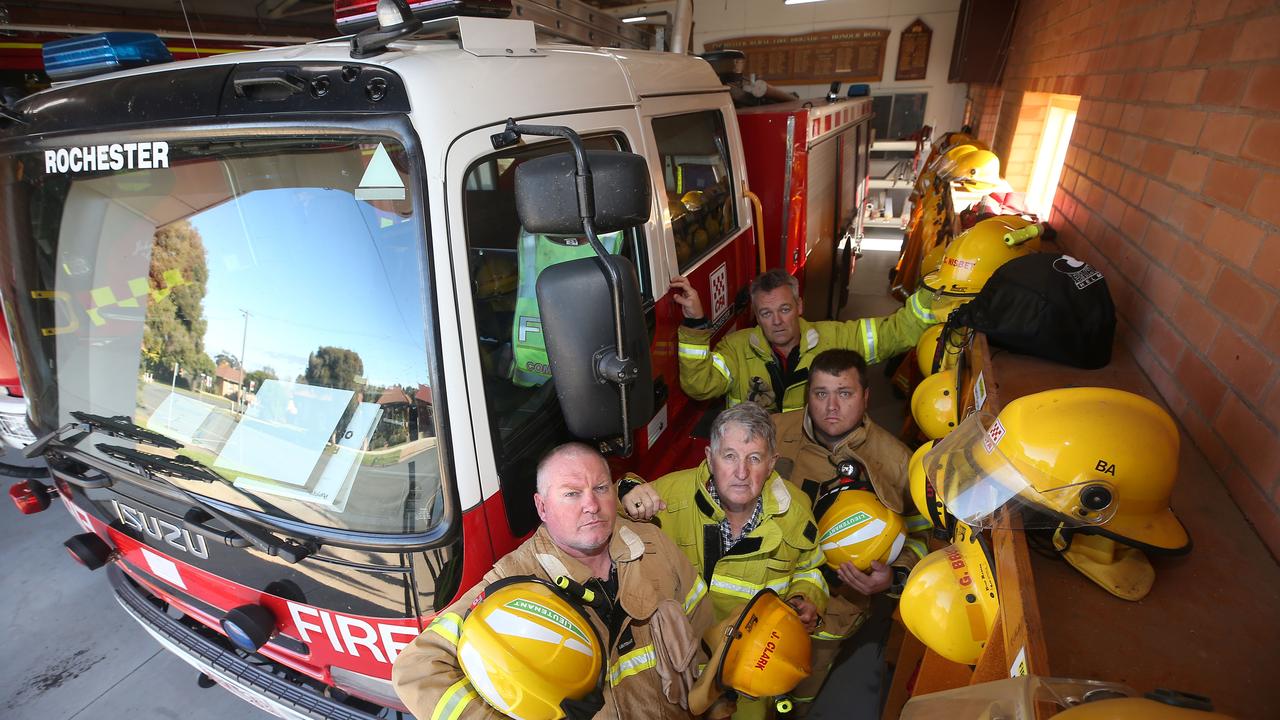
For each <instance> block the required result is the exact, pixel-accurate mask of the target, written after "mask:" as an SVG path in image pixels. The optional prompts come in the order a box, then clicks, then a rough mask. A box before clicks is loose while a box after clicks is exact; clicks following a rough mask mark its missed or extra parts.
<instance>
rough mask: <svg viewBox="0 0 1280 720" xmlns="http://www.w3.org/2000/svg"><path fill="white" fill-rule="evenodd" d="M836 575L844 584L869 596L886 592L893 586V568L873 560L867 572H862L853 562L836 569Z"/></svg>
mask: <svg viewBox="0 0 1280 720" xmlns="http://www.w3.org/2000/svg"><path fill="white" fill-rule="evenodd" d="M836 575H839V576H840V580H842V581H843V582H844V584H846V585H848V586H849V587H851V588H853V589H854V590H857V591H858V592H860V593H862V594H863V595H867V596H871V595H875V594H876V593H880V592H884V591H885V590H888V589H889V587H890V586H891V585H893V568H891V567H889V566H888V565H886V564H884V563H882V562H880V561H879V560H873V561H872V562H871V569H870V570H868V571H867V572H862V571H861V570H859V569H858V568H857V567H855V566H854V564H853V563H852V562H845V563H844V564H842V565H841V566H840V567H838V568H836Z"/></svg>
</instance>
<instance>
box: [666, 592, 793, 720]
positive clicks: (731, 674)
mask: <svg viewBox="0 0 1280 720" xmlns="http://www.w3.org/2000/svg"><path fill="white" fill-rule="evenodd" d="M704 639H705V640H707V644H708V645H710V646H711V647H712V648H713V650H712V654H711V660H710V662H708V663H707V670H706V672H704V673H703V674H702V675H701V676H700V677H699V678H698V681H697V682H696V683H694V686H693V688H692V689H691V690H690V691H689V710H690V712H692V713H693V714H694V715H701V714H703V713H705V712H706V711H707V709H708V708H710V707H711V704H712V703H713V702H715V700H716V698H718V697H720V695H722V694H723V693H724V692H726V691H728V690H734V691H737V692H739V693H741V694H743V695H746V696H747V697H751V698H766V697H779V696H783V695H786V693H789V692H791V691H792V690H794V689H795V687H796V686H797V685H799V684H800V681H801V680H804V679H805V678H806V677H808V676H809V673H810V670H811V665H810V654H811V652H812V643H811V641H810V639H809V632H808V631H807V630H805V628H804V623H802V622H801V621H800V616H799V615H797V614H796V611H795V610H793V609H792V608H791V606H790V605H788V604H787V603H785V602H783V601H782V599H781V598H779V597H778V594H777V593H776V592H774V591H773V590H770V589H769V588H765V589H764V590H761V591H760V592H758V593H756V595H755V597H753V598H752V599H751V601H750V602H748V603H747V604H746V606H745V607H743V609H742V611H741V612H740V613H738V614H737V615H736V616H733V615H731V616H730V617H729V618H726V620H725V622H722V623H721V624H720V625H719V626H717V627H716V628H714V629H713V630H712V631H711V632H709V633H708V634H707V635H706V636H704Z"/></svg>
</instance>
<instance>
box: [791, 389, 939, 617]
mask: <svg viewBox="0 0 1280 720" xmlns="http://www.w3.org/2000/svg"><path fill="white" fill-rule="evenodd" d="M773 424H774V426H775V427H777V429H778V464H777V466H776V469H777V472H778V474H780V475H781V476H783V477H784V478H786V479H787V480H788V481H790V482H791V483H792V484H793V485H795V486H796V487H798V488H800V490H801V492H802V493H803V494H804V496H805V497H806V498H807V499H808V500H809V502H810V503H811V505H810V507H812V503H813V501H814V500H816V499H817V498H819V497H821V496H822V495H824V494H825V493H826V492H828V491H829V490H831V489H832V488H833V486H834V485H835V484H836V481H837V477H836V475H837V473H836V466H837V465H839V464H840V463H841V462H844V461H846V460H853V461H855V462H858V463H860V464H861V465H862V466H863V467H864V468H866V471H867V475H868V477H869V478H870V480H871V488H872V489H873V490H874V491H875V494H876V497H877V498H879V500H880V502H881V503H883V504H884V506H885V507H887V508H889V509H890V510H892V511H894V512H896V513H898V514H900V515H902V516H903V519H904V520H905V521H906V525H907V533H908V535H907V542H906V544H905V545H904V546H903V549H902V552H901V553H899V555H898V558H897V559H896V560H894V561H893V562H892V563H891V565H893V566H894V567H899V568H902V569H903V570H906V571H908V572H909V571H910V570H911V568H913V567H915V565H916V562H918V561H919V560H920V559H921V558H923V557H924V556H925V555H926V554H927V553H928V549H927V546H926V544H925V541H926V539H927V537H928V535H927V533H928V529H929V524H928V523H927V522H926V521H925V519H924V518H923V517H921V516H920V515H919V514H918V513H917V511H916V509H915V508H914V506H913V505H912V503H911V488H910V485H909V482H910V480H909V478H908V475H907V463H908V461H909V460H910V459H911V451H910V450H908V449H907V446H906V445H903V444H902V442H901V441H900V440H898V439H897V438H896V437H894V436H893V435H891V434H889V432H888V431H887V430H885V429H884V428H882V427H880V426H879V425H877V424H875V422H873V421H872V420H871V418H869V417H863V419H862V423H861V424H859V425H858V426H857V427H855V428H854V429H853V430H852V431H850V432H849V434H848V435H845V436H844V437H843V438H841V439H840V441H839V442H838V443H836V446H835V448H833V449H831V450H828V449H827V448H826V446H825V445H823V444H822V443H820V442H818V441H817V440H815V439H814V433H813V421H812V420H810V419H809V413H808V412H806V411H804V410H797V411H795V412H786V413H779V414H775V415H774V416H773ZM846 590H848V588H846ZM861 599H862V600H865V598H861ZM861 604H863V605H865V603H861Z"/></svg>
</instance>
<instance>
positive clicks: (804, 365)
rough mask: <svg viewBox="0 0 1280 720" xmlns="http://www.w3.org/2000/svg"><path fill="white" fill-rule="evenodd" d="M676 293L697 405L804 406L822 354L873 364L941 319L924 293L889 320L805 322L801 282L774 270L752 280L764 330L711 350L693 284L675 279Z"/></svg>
mask: <svg viewBox="0 0 1280 720" xmlns="http://www.w3.org/2000/svg"><path fill="white" fill-rule="evenodd" d="M671 290H672V291H674V298H675V301H676V303H677V304H678V305H680V307H681V309H682V310H683V311H684V317H685V320H684V323H683V324H682V325H681V327H680V331H679V350H678V352H679V356H680V386H681V387H683V388H684V391H685V392H686V393H688V394H689V396H690V397H693V398H695V399H698V400H708V399H710V398H714V397H719V396H721V395H726V394H727V395H728V404H729V406H733V405H737V404H738V403H740V402H743V401H747V400H749V401H751V402H754V403H756V404H758V405H760V406H762V407H764V408H765V409H766V410H770V411H772V412H779V411H787V410H798V409H800V408H801V407H803V406H804V396H805V391H804V386H805V380H806V379H807V378H808V376H809V363H810V362H812V361H813V358H814V357H815V356H816V355H817V354H818V353H820V352H822V351H823V350H826V349H828V348H848V349H852V350H857V351H858V352H859V353H861V354H862V356H863V357H865V358H866V359H867V362H868V363H875V362H877V361H879V360H883V359H885V358H889V357H892V356H894V355H896V354H898V353H900V352H905V351H906V350H907V349H909V348H912V347H915V344H916V341H917V340H919V339H920V333H922V332H924V330H925V328H927V327H929V326H930V325H933V324H935V323H936V322H937V320H936V319H935V318H934V316H933V312H932V311H931V310H930V306H931V304H932V301H933V300H932V295H931V294H930V293H929V292H928V291H923V290H922V291H919V292H917V293H916V294H914V295H912V296H911V297H910V298H909V299H908V300H907V304H906V306H905V307H903V308H901V309H900V310H898V311H897V312H895V313H893V314H892V315H888V316H885V317H878V318H862V319H860V320H843V321H841V320H824V321H820V322H809V321H807V320H805V319H804V318H802V317H800V315H801V313H803V312H804V302H803V301H802V300H801V299H800V291H799V282H798V281H797V280H796V279H795V278H794V277H792V276H790V275H788V274H787V273H786V272H784V271H782V270H778V269H774V270H770V271H768V272H766V273H764V274H762V275H760V276H759V277H757V278H756V279H755V280H753V281H752V282H751V309H752V312H754V314H755V317H756V322H757V323H758V325H757V326H756V327H753V328H750V329H747V330H739V331H737V332H733V333H730V334H728V335H726V336H725V337H723V338H721V340H720V342H718V343H717V344H716V346H715V348H714V349H713V348H712V347H711V335H712V329H711V328H710V327H708V325H707V319H706V317H705V316H704V315H703V310H702V301H701V299H699V297H698V293H697V291H696V290H694V289H693V286H692V285H690V283H689V279H688V278H686V277H683V276H679V275H677V276H676V277H674V278H672V279H671Z"/></svg>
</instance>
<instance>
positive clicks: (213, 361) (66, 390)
mask: <svg viewBox="0 0 1280 720" xmlns="http://www.w3.org/2000/svg"><path fill="white" fill-rule="evenodd" d="M55 145H56V146H55ZM409 167H410V163H409V162H408V161H407V159H406V154H405V150H404V147H403V145H402V144H401V143H400V142H399V141H397V140H395V139H394V138H392V137H389V136H388V137H379V136H363V137H362V136H342V137H333V136H316V137H292V138H281V137H277V136H271V137H262V136H259V137H257V138H244V139H227V140H214V141H211V140H199V141H193V140H181V139H174V140H172V141H167V142H166V141H161V140H154V141H148V142H143V141H137V142H131V143H124V142H120V143H115V142H111V141H107V142H103V141H101V140H98V139H93V138H90V139H88V140H85V139H84V138H78V139H77V140H76V141H75V142H74V143H62V144H57V143H51V144H50V145H45V146H42V147H40V148H33V149H31V150H30V151H27V152H17V153H13V154H10V155H7V156H3V157H0V173H3V183H4V187H3V193H4V194H3V204H4V207H5V215H6V216H7V218H6V221H5V222H4V223H3V226H2V227H0V235H2V236H3V237H2V242H3V248H2V251H0V252H2V257H3V260H4V266H5V267H6V269H5V271H4V273H3V275H4V277H3V279H2V280H0V291H3V296H4V300H5V310H6V312H7V313H8V317H9V320H10V322H11V327H13V328H14V329H15V342H16V345H17V348H18V352H19V360H20V362H21V364H22V365H23V366H25V370H26V372H25V373H24V375H25V378H24V379H25V380H26V381H27V384H28V387H27V388H26V389H27V391H28V397H29V399H30V412H31V416H32V419H33V421H34V422H35V423H36V425H37V427H39V428H40V429H42V430H50V429H52V428H54V427H57V426H59V425H62V424H64V423H66V422H69V421H70V420H71V416H70V413H71V412H73V411H82V412H88V413H95V414H97V415H103V416H108V417H117V416H123V417H124V418H126V419H128V420H130V421H132V422H134V423H136V424H137V425H139V426H141V427H143V428H146V429H148V430H151V431H153V432H157V433H160V434H162V435H165V436H167V437H169V438H171V439H173V440H176V441H177V442H178V443H181V445H182V447H181V448H179V449H165V448H158V447H155V446H154V445H149V444H145V443H135V442H130V441H128V440H124V441H121V440H118V439H115V438H113V439H111V443H112V444H114V445H117V446H120V445H123V446H128V447H136V448H139V449H143V450H146V451H147V452H150V453H154V454H160V455H165V456H168V457H173V456H176V455H185V456H187V457H189V458H191V459H193V460H195V461H197V462H198V463H199V464H201V465H203V466H205V467H207V468H208V469H209V470H211V471H212V472H213V473H214V474H216V476H217V477H218V478H219V479H220V480H218V481H214V482H196V481H193V480H183V479H178V480H176V482H179V483H180V484H182V485H183V486H184V487H186V488H187V489H188V490H190V491H191V492H194V493H197V494H200V495H204V496H206V497H211V498H214V499H217V500H221V501H224V502H228V503H233V504H237V505H241V506H246V507H249V508H250V509H254V510H257V509H259V508H258V507H256V506H254V505H253V504H252V502H251V501H248V500H247V499H246V498H247V497H249V496H247V495H246V494H245V493H241V492H236V488H238V489H240V490H244V491H247V492H248V493H250V494H251V495H252V496H258V497H260V498H262V499H264V500H267V501H268V503H269V505H268V507H270V506H274V507H275V508H277V509H279V511H280V512H281V513H285V514H287V515H288V516H290V517H293V518H296V519H299V520H302V521H304V522H308V523H313V524H317V525H323V526H327V527H335V528H339V529H342V530H349V531H356V532H370V533H414V534H417V533H424V532H427V531H430V530H434V529H439V528H438V526H439V524H440V523H441V522H443V521H444V519H445V517H444V516H445V502H444V497H443V493H442V488H441V479H440V478H441V467H440V460H439V457H438V453H437V447H436V431H435V428H436V424H435V419H434V414H433V413H434V404H433V395H432V382H431V377H432V373H431V369H432V368H433V367H434V363H435V357H434V355H435V342H434V341H433V340H431V339H429V338H428V337H427V332H428V330H427V328H428V327H429V325H428V323H426V322H424V307H425V303H426V302H427V299H426V298H427V292H426V279H427V272H428V266H427V263H426V262H425V248H426V238H425V236H424V233H425V228H426V222H425V217H424V216H425V213H424V212H423V211H422V210H421V209H420V208H418V207H417V206H416V203H417V202H418V200H417V199H416V195H415V193H413V192H411V191H410V189H411V188H412V183H411V182H410V171H409ZM103 440H106V438H102V437H99V438H97V439H96V440H95V439H90V440H88V441H85V442H83V443H81V444H80V445H79V448H80V449H81V450H83V451H85V452H89V453H94V454H98V455H99V456H100V457H103V456H101V454H100V453H99V451H98V450H97V449H96V448H94V447H93V446H94V445H95V444H96V443H98V442H102V441H103ZM116 462H118V461H116ZM228 485H234V486H235V487H234V488H232V487H228Z"/></svg>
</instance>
